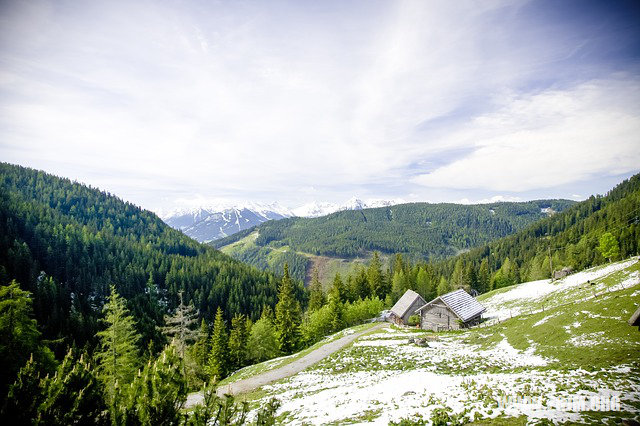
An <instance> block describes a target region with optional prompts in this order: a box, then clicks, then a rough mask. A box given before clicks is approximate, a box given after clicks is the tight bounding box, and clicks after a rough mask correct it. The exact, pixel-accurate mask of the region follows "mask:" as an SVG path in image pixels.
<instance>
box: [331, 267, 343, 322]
mask: <svg viewBox="0 0 640 426" xmlns="http://www.w3.org/2000/svg"><path fill="white" fill-rule="evenodd" d="M336 277H337V278H339V277H340V276H339V275H338V274H336ZM340 283H341V282H340V280H339V279H337V280H334V281H333V285H332V286H331V289H330V290H329V296H328V299H329V301H328V303H329V315H330V317H331V331H332V332H336V331H340V330H342V329H343V328H344V318H343V311H344V306H343V302H342V296H341V294H340Z"/></svg>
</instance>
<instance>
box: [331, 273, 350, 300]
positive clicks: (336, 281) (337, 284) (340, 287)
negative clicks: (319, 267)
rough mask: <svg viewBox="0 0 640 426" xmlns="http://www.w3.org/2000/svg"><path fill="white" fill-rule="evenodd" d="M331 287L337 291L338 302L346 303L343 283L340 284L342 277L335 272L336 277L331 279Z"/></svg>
mask: <svg viewBox="0 0 640 426" xmlns="http://www.w3.org/2000/svg"><path fill="white" fill-rule="evenodd" d="M331 286H332V287H336V288H337V289H338V293H337V294H339V295H340V300H341V301H342V302H346V301H347V297H346V295H347V292H346V288H345V285H344V283H343V282H342V277H341V276H340V272H336V275H335V276H334V277H333V283H331Z"/></svg>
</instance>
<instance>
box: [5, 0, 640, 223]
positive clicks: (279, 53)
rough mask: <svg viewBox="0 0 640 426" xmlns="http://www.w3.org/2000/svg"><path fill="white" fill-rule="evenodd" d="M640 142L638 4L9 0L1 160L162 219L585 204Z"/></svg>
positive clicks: (635, 162) (638, 154)
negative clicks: (355, 204) (390, 204)
mask: <svg viewBox="0 0 640 426" xmlns="http://www.w3.org/2000/svg"><path fill="white" fill-rule="evenodd" d="M639 148H640V6H639V4H638V2H636V1H606V2H602V1H588V0H584V1H582V0H581V1H577V0H563V1H555V0H546V1H524V0H522V1H521V0H507V1H502V0H486V1H480V2H478V1H464V0H461V1H455V2H452V1H437V0H433V1H391V0H389V1H376V0H366V1H346V0H341V1H321V2H316V1H277V0H275V1H268V2H265V1H211V0H159V1H145V0H140V1H135V2H130V1H118V0H114V1H109V2H104V1H82V2H78V1H64V0H62V1H49V0H32V1H17V0H15V1H14V0H0V161H5V162H9V163H14V164H20V165H24V166H29V167H34V168H37V169H42V170H45V171H47V172H50V173H53V174H56V175H60V176H64V177H68V178H71V179H74V180H77V181H79V182H83V183H86V184H90V185H92V186H94V187H98V188H100V189H103V190H107V191H109V192H111V193H113V194H115V195H118V196H119V197H121V198H123V199H125V200H127V201H131V202H133V203H136V204H138V205H140V206H142V207H144V208H148V209H152V210H155V211H158V212H160V211H164V210H168V209H171V208H173V207H177V206H179V205H183V204H188V203H193V202H194V200H197V202H200V201H202V202H206V201H207V200H214V199H215V200H237V201H254V202H265V203H270V202H274V201H278V202H280V203H281V204H282V205H285V206H288V207H292V208H293V207H297V206H299V205H302V204H304V203H307V202H310V201H322V202H342V201H345V200H347V199H349V198H351V197H353V196H357V197H360V198H363V199H368V198H377V199H403V200H405V201H428V202H466V203H470V202H477V201H487V200H507V201H509V200H529V199H541V198H570V199H576V200H580V199H584V198H586V197H588V196H589V195H591V194H595V193H600V194H602V193H605V192H606V191H607V190H609V189H611V188H612V187H613V186H615V185H616V184H617V183H619V182H621V181H622V180H623V179H625V178H627V177H629V176H631V175H633V174H635V173H637V172H638V171H639V170H640V149H639Z"/></svg>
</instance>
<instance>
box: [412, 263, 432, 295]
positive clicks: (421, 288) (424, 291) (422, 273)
mask: <svg viewBox="0 0 640 426" xmlns="http://www.w3.org/2000/svg"><path fill="white" fill-rule="evenodd" d="M431 287H432V286H431V282H430V280H429V274H428V273H427V270H426V269H425V268H418V273H417V274H416V292H417V293H418V294H419V295H421V296H422V297H424V298H425V300H432V299H433V298H434V297H435V296H436V294H435V292H432V291H431V290H432V289H431Z"/></svg>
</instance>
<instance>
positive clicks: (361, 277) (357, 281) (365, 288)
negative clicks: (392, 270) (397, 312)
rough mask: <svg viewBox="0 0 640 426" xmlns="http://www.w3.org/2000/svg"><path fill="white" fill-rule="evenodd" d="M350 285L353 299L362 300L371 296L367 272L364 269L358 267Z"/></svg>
mask: <svg viewBox="0 0 640 426" xmlns="http://www.w3.org/2000/svg"><path fill="white" fill-rule="evenodd" d="M351 283H352V286H353V288H352V290H351V294H352V295H353V298H354V299H356V300H357V299H362V300H364V299H366V298H367V297H369V296H371V295H372V293H371V288H370V287H369V282H368V280H367V270H366V269H365V268H364V267H362V266H359V267H358V269H357V271H356V273H355V276H354V277H353V280H352V281H351Z"/></svg>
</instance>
